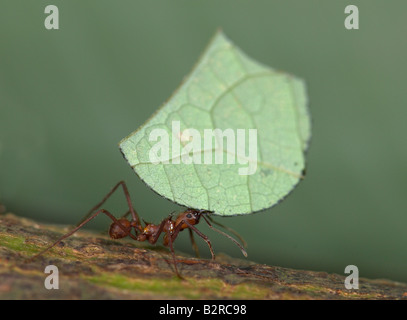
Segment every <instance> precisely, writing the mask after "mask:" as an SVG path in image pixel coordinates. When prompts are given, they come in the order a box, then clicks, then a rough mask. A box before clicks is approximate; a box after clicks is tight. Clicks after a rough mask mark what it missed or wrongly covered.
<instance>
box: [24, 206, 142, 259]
mask: <svg viewBox="0 0 407 320" xmlns="http://www.w3.org/2000/svg"><path fill="white" fill-rule="evenodd" d="M100 213H104V214H105V215H107V216H108V217H109V218H110V219H112V220H113V222H114V223H116V224H117V225H118V226H119V227H120V228H121V229H122V230H123V231H124V232H127V231H128V230H127V229H126V227H125V226H123V225H122V224H121V223H120V222H119V220H117V219H116V218H115V217H114V216H113V215H112V214H111V213H110V212H109V211H107V210H105V209H100V210H99V211H97V212H95V213H94V214H93V215H91V216H90V217H88V218H87V219H85V220H83V221H82V222H81V223H80V224H79V225H78V226H76V227H75V228H74V229H73V230H71V231H69V232H68V233H66V234H64V235H63V236H62V237H60V238H59V239H58V240H57V241H55V242H54V243H53V244H52V245H50V246H49V247H47V248H45V249H44V250H42V251H40V252H39V253H37V254H36V255H34V256H32V257H31V258H29V259H28V260H27V262H30V261H32V260H34V259H35V258H37V257H38V256H40V255H43V254H44V253H46V252H47V251H49V250H50V249H51V248H53V247H55V246H56V245H57V244H58V243H60V242H61V241H62V240H64V239H66V238H68V237H70V236H71V235H73V234H74V233H75V232H76V231H78V230H79V229H80V228H82V227H83V226H84V225H85V224H87V223H88V222H89V221H90V220H92V219H93V218H95V217H96V216H98V215H99V214H100ZM128 235H129V236H130V237H131V238H133V239H134V240H137V238H136V237H135V236H133V235H132V234H131V233H129V234H128Z"/></svg>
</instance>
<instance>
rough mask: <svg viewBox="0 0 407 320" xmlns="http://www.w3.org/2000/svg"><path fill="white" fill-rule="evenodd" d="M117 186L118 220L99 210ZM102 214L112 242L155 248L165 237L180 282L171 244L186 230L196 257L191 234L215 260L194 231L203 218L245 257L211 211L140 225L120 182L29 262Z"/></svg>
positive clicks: (188, 212) (206, 239)
mask: <svg viewBox="0 0 407 320" xmlns="http://www.w3.org/2000/svg"><path fill="white" fill-rule="evenodd" d="M120 186H122V188H123V192H124V195H125V197H126V200H127V204H128V207H129V210H128V212H127V213H126V214H125V215H124V216H123V217H121V218H119V219H117V218H116V217H115V216H113V215H112V214H111V213H110V212H109V211H107V210H105V209H100V207H101V206H102V205H103V204H104V203H105V201H106V200H107V199H108V198H109V197H110V196H111V195H112V194H113V193H114V192H115V191H116V190H117V189H118V188H119V187H120ZM101 213H103V214H105V215H106V216H108V217H109V218H110V219H111V220H112V221H113V222H112V224H111V225H110V228H109V236H110V237H111V238H112V239H121V238H125V237H127V236H129V237H131V238H132V239H134V240H136V241H146V240H147V241H148V242H149V243H151V244H155V243H156V242H157V241H158V239H159V237H160V235H161V234H162V233H165V235H164V239H163V242H164V245H165V246H167V247H169V248H170V250H171V254H172V258H173V261H174V268H175V272H176V274H177V276H178V277H179V278H182V277H181V276H180V274H179V272H178V268H177V263H176V259H175V252H174V247H173V244H174V241H175V239H176V238H177V236H178V234H179V233H180V232H181V231H183V230H185V229H188V231H189V235H190V239H191V242H192V246H193V248H194V250H195V252H196V254H197V256H199V253H198V248H197V246H196V243H195V241H194V238H193V232H195V233H196V234H197V235H198V236H199V237H201V238H202V239H203V240H204V241H205V242H206V243H207V245H208V247H209V250H210V252H211V255H212V260H214V259H215V254H214V252H213V249H212V244H211V241H210V240H209V239H208V237H207V236H206V235H204V234H203V233H202V232H201V231H199V230H198V229H197V228H196V227H195V225H197V224H198V223H199V221H200V220H201V218H203V219H204V220H205V222H206V223H207V224H208V226H209V227H210V228H211V229H212V230H215V231H216V232H218V233H220V234H222V235H224V236H226V237H227V238H229V239H230V240H232V241H233V242H234V243H235V244H236V245H237V246H238V247H239V248H240V250H241V251H242V253H243V255H244V256H245V257H247V253H246V250H245V249H244V248H243V246H246V243H245V241H244V240H243V239H242V238H241V237H240V236H239V235H238V234H237V233H236V232H235V231H234V230H232V229H230V228H227V227H225V226H223V225H221V224H219V223H217V222H215V221H213V220H212V219H211V218H210V216H209V214H211V212H210V211H206V210H197V209H187V210H185V211H184V212H181V213H180V214H179V215H178V216H177V217H176V218H175V220H173V216H172V214H170V215H169V216H168V217H167V218H166V219H164V220H163V221H162V222H161V223H160V224H158V225H155V224H152V223H147V222H145V221H144V220H143V222H144V224H145V226H144V227H143V225H142V224H141V221H140V218H139V216H138V214H137V212H136V210H134V208H133V205H132V203H131V200H130V194H129V191H128V189H127V186H126V183H125V182H124V181H120V182H119V183H117V184H116V185H115V186H114V187H113V189H112V190H111V191H110V192H109V193H108V194H107V195H106V196H105V197H104V198H103V199H102V201H100V202H99V203H98V204H97V205H95V206H94V207H93V208H92V209H91V210H90V211H89V213H88V214H87V215H86V216H85V217H84V218H83V219H82V221H81V222H80V223H79V224H78V225H77V226H76V227H75V228H74V229H72V230H71V231H69V232H68V233H66V234H65V235H63V236H62V237H60V238H59V239H58V240H56V241H55V242H54V243H53V244H52V245H50V246H49V247H47V248H45V249H44V250H42V251H40V252H39V253H37V254H36V255H34V256H33V257H31V258H30V259H29V260H28V261H32V260H33V259H35V258H36V257H38V256H40V255H42V254H44V253H46V252H47V251H49V250H50V249H51V248H53V247H54V246H56V245H57V244H58V243H60V242H61V241H62V240H64V239H66V238H68V237H70V236H71V235H72V234H74V233H75V232H76V231H78V230H79V229H80V228H82V227H83V226H84V225H85V224H87V223H88V222H89V221H91V220H92V219H93V218H95V217H97V216H98V215H99V214H101ZM129 214H130V215H131V219H128V218H127V216H128V215H129ZM211 222H212V223H213V224H217V225H219V226H221V227H223V228H225V229H227V230H229V231H230V232H232V233H233V234H234V235H235V236H237V237H238V238H239V240H241V241H242V242H243V246H242V245H241V244H240V243H239V242H237V241H236V240H235V239H234V238H232V237H231V236H229V235H228V234H226V233H224V232H223V231H221V230H218V229H216V228H214V227H213V226H212V224H211ZM133 229H134V231H135V234H133V233H132V230H133Z"/></svg>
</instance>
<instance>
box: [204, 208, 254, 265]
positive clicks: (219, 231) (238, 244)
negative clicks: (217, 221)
mask: <svg viewBox="0 0 407 320" xmlns="http://www.w3.org/2000/svg"><path fill="white" fill-rule="evenodd" d="M202 217H203V218H204V220H205V222H206V223H207V224H208V226H209V227H210V228H211V229H212V230H214V231H216V232H218V233H220V234H222V235H224V236H225V237H227V238H229V239H230V240H232V241H233V242H234V243H235V244H236V245H237V246H238V247H239V248H240V251H242V254H243V255H244V256H245V257H246V258H247V252H246V250H245V249H244V248H243V246H242V245H241V244H240V243H239V242H237V241H236V239H234V238H232V237H231V236H230V235H228V234H227V233H224V232H223V231H221V230H219V229H216V228H215V227H214V226H212V225H211V223H210V222H209V221H208V219H207V218H206V217H205V216H204V215H202ZM211 221H213V220H211ZM235 233H236V231H235ZM239 238H241V237H240V236H239Z"/></svg>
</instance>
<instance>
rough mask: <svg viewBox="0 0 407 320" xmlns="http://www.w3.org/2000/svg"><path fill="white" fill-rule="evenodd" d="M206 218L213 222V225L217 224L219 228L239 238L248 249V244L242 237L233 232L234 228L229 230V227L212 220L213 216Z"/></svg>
mask: <svg viewBox="0 0 407 320" xmlns="http://www.w3.org/2000/svg"><path fill="white" fill-rule="evenodd" d="M206 218H207V219H208V220H209V221H210V222H212V223H213V224H216V225H217V226H219V227H222V228H224V229H226V230H227V231H229V232H230V233H232V234H234V235H235V236H236V238H238V239H239V240H240V242H241V243H242V244H243V247H244V248H247V242H246V241H245V240H244V239H243V238H242V236H241V235H240V234H238V233H237V232H236V231H235V230H233V229H232V228H229V227H227V226H224V225H223V224H220V223H219V222H217V221H215V220H213V219H212V217H211V216H206Z"/></svg>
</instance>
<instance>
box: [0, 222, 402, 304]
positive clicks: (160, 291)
mask: <svg viewBox="0 0 407 320" xmlns="http://www.w3.org/2000/svg"><path fill="white" fill-rule="evenodd" d="M68 230H69V228H64V227H60V226H49V225H40V224H38V223H36V222H34V221H31V220H28V219H24V218H19V217H17V216H15V215H13V214H4V215H0V299H407V284H404V283H398V282H393V281H388V280H369V279H364V278H361V279H360V280H359V289H358V290H347V289H345V287H344V280H345V276H343V275H337V274H328V273H325V272H314V271H305V270H293V269H288V268H281V267H273V266H267V265H262V264H256V263H252V262H250V261H247V260H239V259H232V258H229V257H227V256H225V255H221V254H219V255H218V256H217V258H216V260H215V261H211V260H204V259H198V258H192V257H188V256H185V255H182V254H179V253H177V256H176V258H177V266H178V268H179V271H180V273H181V275H182V276H183V277H184V279H183V280H181V279H179V278H178V277H177V276H176V275H175V272H174V266H173V263H172V256H171V254H170V253H169V250H168V249H167V248H163V247H160V246H150V245H148V244H145V243H137V242H135V241H130V240H128V241H123V240H120V241H113V240H111V239H109V238H108V237H107V236H102V235H99V234H96V233H92V232H86V231H79V232H77V233H76V234H75V235H74V236H72V237H70V238H68V239H66V240H64V241H63V242H62V243H61V244H60V245H58V246H56V247H55V248H53V249H51V250H50V251H49V252H48V253H46V254H44V255H42V256H39V257H38V258H36V259H35V260H34V261H32V262H27V259H28V258H30V257H32V256H33V255H34V254H36V253H38V252H39V251H40V250H42V249H44V248H46V247H47V246H48V245H50V244H51V243H53V242H54V241H55V240H56V239H58V238H59V237H60V236H61V235H62V234H64V233H66V232H67V231H68ZM47 265H55V266H57V267H58V270H59V289H58V290H48V289H46V288H45V286H44V281H45V279H46V277H47V276H48V274H45V273H44V269H45V267H46V266H47Z"/></svg>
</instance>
